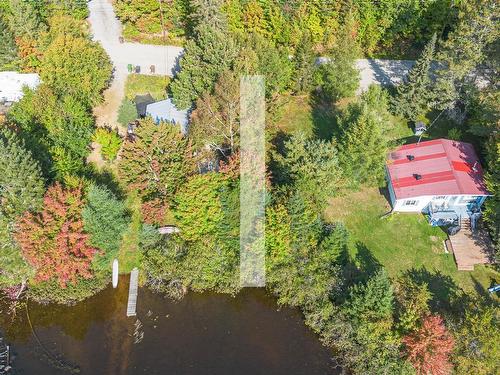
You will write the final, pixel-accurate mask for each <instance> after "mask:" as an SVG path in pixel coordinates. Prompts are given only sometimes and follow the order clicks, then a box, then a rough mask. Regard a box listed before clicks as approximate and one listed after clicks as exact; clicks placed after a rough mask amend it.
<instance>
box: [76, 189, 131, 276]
mask: <svg viewBox="0 0 500 375" xmlns="http://www.w3.org/2000/svg"><path fill="white" fill-rule="evenodd" d="M82 218H83V228H84V229H85V232H87V233H88V234H89V235H90V237H89V243H90V245H91V246H94V247H96V248H97V249H99V250H101V251H100V252H99V253H97V255H96V257H95V258H94V261H93V262H94V265H95V266H97V267H98V268H100V269H103V270H105V269H109V267H110V266H111V261H112V259H113V258H114V257H116V256H117V254H118V250H119V249H120V245H121V243H122V236H123V232H124V231H125V229H126V228H127V226H128V224H129V221H130V218H129V215H128V214H127V209H126V207H125V204H124V202H122V201H119V200H118V199H117V198H116V197H115V196H114V195H113V193H111V192H110V191H109V190H108V189H107V188H105V187H101V186H98V185H92V186H91V187H90V188H89V191H88V193H87V204H86V205H85V207H84V209H83V211H82Z"/></svg>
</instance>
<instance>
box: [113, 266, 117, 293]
mask: <svg viewBox="0 0 500 375" xmlns="http://www.w3.org/2000/svg"><path fill="white" fill-rule="evenodd" d="M117 286H118V259H115V260H113V288H116V287H117Z"/></svg>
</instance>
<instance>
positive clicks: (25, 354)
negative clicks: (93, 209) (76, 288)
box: [0, 278, 339, 375]
mask: <svg viewBox="0 0 500 375" xmlns="http://www.w3.org/2000/svg"><path fill="white" fill-rule="evenodd" d="M127 293H128V281H127V279H126V278H122V279H121V280H120V284H119V287H118V288H117V289H112V288H111V287H109V288H107V289H106V290H104V291H102V292H101V293H99V294H98V295H96V296H94V297H93V298H91V299H88V300H86V301H84V302H82V303H79V304H77V305H75V306H58V305H47V306H42V305H38V304H36V303H33V302H30V304H29V316H30V320H31V323H32V325H33V328H34V331H35V335H36V336H35V335H33V333H32V330H31V328H30V324H29V322H28V319H27V315H26V312H25V310H24V309H22V310H20V311H19V312H18V313H17V317H16V319H15V320H14V321H13V322H12V321H10V320H9V319H7V318H6V315H5V307H4V306H2V305H0V309H1V310H2V318H1V320H0V323H1V331H2V333H3V334H4V335H5V336H6V339H7V341H8V343H9V344H10V345H11V346H12V348H13V354H14V355H15V359H14V367H15V368H16V370H17V372H16V374H17V373H18V374H25V375H49V374H50V375H59V374H61V375H62V374H68V373H71V370H75V369H79V371H80V374H83V375H87V374H88V375H101V374H102V375H122V374H127V375H128V374H134V375H135V374H147V375H154V374H161V375H167V374H168V375H170V374H172V375H177V374H179V375H212V374H213V375H226V374H227V375H247V374H248V375H259V374H266V375H267V374H271V375H280V374H283V375H295V374H296V375H325V374H338V373H339V371H337V370H335V369H333V364H332V361H331V359H330V353H329V351H328V349H326V348H324V347H323V346H321V344H320V342H319V340H318V338H317V337H316V336H315V335H314V334H313V333H312V332H311V331H309V330H308V329H307V327H306V326H305V325H304V322H303V320H302V316H301V314H300V312H299V311H298V310H295V309H288V308H281V309H280V308H278V306H277V304H276V302H275V300H274V299H273V298H272V297H270V296H268V295H267V294H266V293H265V291H263V290H257V289H245V290H243V291H242V292H241V293H240V294H239V295H238V296H237V297H235V298H233V297H230V296H225V295H216V294H207V293H205V294H196V293H189V294H188V295H187V296H186V297H185V298H184V299H183V300H182V301H180V302H172V301H170V300H168V299H165V298H164V297H163V296H161V295H159V294H155V293H153V292H151V291H149V290H148V289H146V288H142V289H140V290H139V297H138V303H137V317H130V318H127V317H126V314H125V313H126V305H127ZM138 321H140V324H139V323H138ZM141 338H142V341H141ZM137 341H140V342H137ZM40 343H41V345H40Z"/></svg>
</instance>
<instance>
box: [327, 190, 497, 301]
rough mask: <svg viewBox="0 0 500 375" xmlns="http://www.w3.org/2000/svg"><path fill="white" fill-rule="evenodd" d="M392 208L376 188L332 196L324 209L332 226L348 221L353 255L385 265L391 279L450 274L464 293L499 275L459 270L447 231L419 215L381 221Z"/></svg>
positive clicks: (488, 270)
mask: <svg viewBox="0 0 500 375" xmlns="http://www.w3.org/2000/svg"><path fill="white" fill-rule="evenodd" d="M389 210H390V205H389V202H388V201H387V199H386V198H385V196H384V195H383V194H381V193H380V192H379V190H378V189H377V188H365V189H362V190H361V191H359V192H355V193H351V194H349V195H346V196H343V197H338V198H333V199H331V201H330V204H329V206H328V207H327V209H326V211H325V218H326V220H327V221H329V222H339V221H340V222H343V223H344V224H345V225H346V227H347V229H348V230H349V233H350V234H351V247H350V253H351V256H352V257H353V259H355V261H356V262H357V263H358V264H359V263H360V262H372V263H379V264H381V265H383V266H384V267H385V268H386V269H387V272H388V273H389V275H390V276H391V277H397V276H398V275H399V274H400V273H401V272H403V271H406V270H409V269H412V268H417V269H419V268H421V267H425V269H426V270H427V271H429V272H431V273H439V274H442V275H444V276H449V277H450V278H451V279H452V280H453V282H454V283H455V284H456V285H457V286H459V287H460V288H462V289H464V290H465V291H468V292H472V291H478V290H479V291H481V289H482V290H484V289H486V288H488V287H489V286H491V284H492V282H493V281H494V280H497V281H498V280H499V279H500V275H499V274H498V273H497V272H495V271H494V270H493V269H491V268H489V267H486V266H476V268H475V270H474V271H473V272H465V271H458V270H457V267H456V265H455V261H454V259H453V254H445V252H444V245H443V241H444V240H445V239H446V238H447V235H446V233H445V232H444V231H443V230H442V229H440V228H438V227H432V226H430V225H429V224H428V222H427V220H426V218H425V217H424V216H423V215H420V214H410V213H408V214H406V213H395V214H393V215H390V216H389V217H387V218H385V219H381V216H383V215H384V214H385V213H387V212H389Z"/></svg>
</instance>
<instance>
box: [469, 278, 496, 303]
mask: <svg viewBox="0 0 500 375" xmlns="http://www.w3.org/2000/svg"><path fill="white" fill-rule="evenodd" d="M471 279H472V283H473V284H474V289H475V291H476V292H477V294H478V295H480V296H481V297H482V298H483V299H484V300H485V301H487V302H488V303H491V302H493V301H494V298H493V296H494V295H497V296H498V295H499V293H500V292H496V293H490V292H489V291H488V290H487V289H486V288H485V287H484V286H483V285H482V284H481V283H480V282H479V280H478V279H476V278H475V277H474V276H471ZM497 284H498V280H496V279H493V278H490V286H493V285H497Z"/></svg>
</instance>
